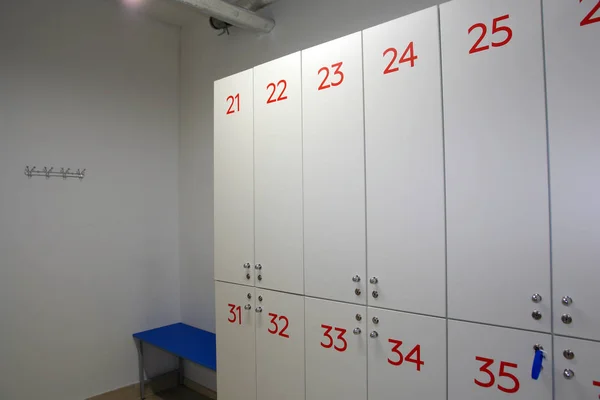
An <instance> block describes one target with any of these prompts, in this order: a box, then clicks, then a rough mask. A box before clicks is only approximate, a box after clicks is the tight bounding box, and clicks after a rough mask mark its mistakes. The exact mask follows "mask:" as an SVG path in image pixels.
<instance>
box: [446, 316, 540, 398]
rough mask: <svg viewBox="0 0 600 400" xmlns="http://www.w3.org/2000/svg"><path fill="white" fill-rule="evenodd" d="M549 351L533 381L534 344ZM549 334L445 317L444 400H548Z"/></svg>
mask: <svg viewBox="0 0 600 400" xmlns="http://www.w3.org/2000/svg"><path fill="white" fill-rule="evenodd" d="M535 345H540V346H542V347H543V348H544V350H545V351H547V354H546V358H545V359H544V361H543V365H542V366H543V369H542V371H541V374H540V376H539V378H538V379H537V380H534V379H532V377H531V372H532V371H531V370H532V364H533V358H534V355H535V350H534V346H535ZM551 345H552V340H551V337H550V335H549V334H544V333H534V332H527V331H521V330H516V329H508V328H499V327H493V326H487V325H480V324H472V323H467V322H458V321H448V400H465V399H468V400H501V399H507V398H509V397H510V398H511V399H514V400H548V399H552V358H551V357H552V351H551V349H552V347H551Z"/></svg>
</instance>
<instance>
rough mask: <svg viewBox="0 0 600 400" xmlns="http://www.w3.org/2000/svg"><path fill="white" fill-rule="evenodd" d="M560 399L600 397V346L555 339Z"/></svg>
mask: <svg viewBox="0 0 600 400" xmlns="http://www.w3.org/2000/svg"><path fill="white" fill-rule="evenodd" d="M554 360H555V361H554V362H555V368H556V371H555V373H554V376H555V379H556V394H555V399H556V400H587V399H590V400H594V399H598V398H600V343H598V342H590V341H587V340H579V339H572V338H566V337H560V336H556V337H555V338H554Z"/></svg>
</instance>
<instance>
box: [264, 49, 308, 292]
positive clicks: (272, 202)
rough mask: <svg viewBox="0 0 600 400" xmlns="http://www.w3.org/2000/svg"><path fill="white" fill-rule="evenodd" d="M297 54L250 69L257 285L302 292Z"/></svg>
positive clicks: (300, 123)
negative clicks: (252, 75) (252, 110)
mask: <svg viewBox="0 0 600 400" xmlns="http://www.w3.org/2000/svg"><path fill="white" fill-rule="evenodd" d="M300 68H301V58H300V53H299V52H298V53H294V54H291V55H289V56H287V57H283V58H280V59H278V60H275V61H271V62H269V63H266V64H263V65H260V66H258V67H255V68H254V154H255V158H254V169H255V173H254V176H255V178H254V179H255V181H254V201H255V232H256V236H255V241H256V255H255V260H256V268H257V269H258V270H257V271H256V272H257V275H256V286H257V287H263V288H269V289H276V290H281V291H284V292H290V293H299V294H302V293H304V267H303V260H302V257H303V247H302V241H303V235H302V87H301V79H302V76H301V70H300Z"/></svg>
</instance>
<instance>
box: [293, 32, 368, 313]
mask: <svg viewBox="0 0 600 400" xmlns="http://www.w3.org/2000/svg"><path fill="white" fill-rule="evenodd" d="M362 79H363V76H362V45H361V34H360V33H355V34H352V35H349V36H346V37H343V38H341V39H337V40H334V41H332V42H328V43H325V44H322V45H320V46H317V47H313V48H311V49H308V50H304V51H303V52H302V108H303V121H304V122H303V151H304V157H303V166H304V276H305V294H306V295H308V296H315V297H322V298H330V299H334V300H340V301H347V302H352V303H360V304H365V303H366V296H365V293H364V287H365V286H364V279H365V274H366V254H365V252H366V250H365V248H366V237H365V181H364V179H365V165H364V126H363V90H362ZM356 274H358V275H359V276H360V277H361V279H362V281H361V282H359V283H358V284H356V283H354V282H353V281H352V277H353V276H354V275H356ZM361 287H362V294H361V295H356V294H355V289H357V288H361Z"/></svg>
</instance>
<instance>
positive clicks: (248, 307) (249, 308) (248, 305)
mask: <svg viewBox="0 0 600 400" xmlns="http://www.w3.org/2000/svg"><path fill="white" fill-rule="evenodd" d="M244 310H252V306H251V305H250V304H246V305H245V306H244Z"/></svg>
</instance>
